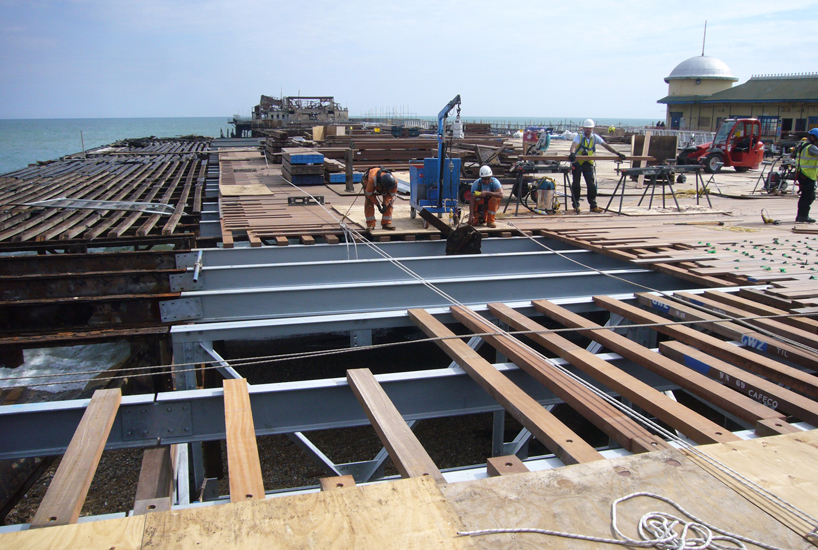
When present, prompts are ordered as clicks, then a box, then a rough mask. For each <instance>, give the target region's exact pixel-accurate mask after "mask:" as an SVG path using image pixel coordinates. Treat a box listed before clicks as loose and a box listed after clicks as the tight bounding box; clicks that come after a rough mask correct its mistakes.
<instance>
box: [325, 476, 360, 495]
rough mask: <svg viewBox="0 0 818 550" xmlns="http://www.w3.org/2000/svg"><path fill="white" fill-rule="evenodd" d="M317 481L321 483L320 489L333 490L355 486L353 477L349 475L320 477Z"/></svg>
mask: <svg viewBox="0 0 818 550" xmlns="http://www.w3.org/2000/svg"><path fill="white" fill-rule="evenodd" d="M318 481H319V482H320V483H321V490H322V491H335V490H337V489H345V488H347V487H355V478H354V477H352V476H350V475H346V476H333V477H322V478H321V479H319V480H318Z"/></svg>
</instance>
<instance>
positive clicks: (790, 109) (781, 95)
mask: <svg viewBox="0 0 818 550" xmlns="http://www.w3.org/2000/svg"><path fill="white" fill-rule="evenodd" d="M737 81H738V78H736V77H735V76H734V75H733V73H732V71H731V70H730V67H728V66H727V64H726V63H724V62H723V61H721V60H720V59H716V58H715V57H709V56H705V55H700V56H697V57H691V58H690V59H686V60H684V61H682V62H681V63H679V64H678V65H676V67H675V68H674V69H673V70H672V71H671V72H670V74H669V75H668V76H667V77H665V82H667V84H668V95H667V96H665V97H663V98H662V99H660V100H659V101H658V102H657V103H664V104H666V105H667V115H666V121H665V124H667V126H668V128H670V129H673V130H692V131H706V132H715V131H716V129H718V127H719V124H721V121H722V120H724V119H725V118H750V117H753V118H758V119H759V120H760V121H761V127H762V128H761V131H762V135H763V136H767V137H770V138H775V139H777V138H780V137H782V136H784V137H789V136H791V135H795V134H797V133H799V132H806V131H807V130H809V129H810V128H815V127H818V73H807V74H789V75H758V76H753V77H752V78H750V80H748V81H747V82H745V83H744V84H740V85H738V86H733V84H734V83H735V82H737Z"/></svg>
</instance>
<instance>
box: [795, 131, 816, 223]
mask: <svg viewBox="0 0 818 550" xmlns="http://www.w3.org/2000/svg"><path fill="white" fill-rule="evenodd" d="M807 142H808V143H804V144H803V145H800V146H799V149H798V156H797V159H798V161H797V163H796V165H797V166H798V175H797V176H796V179H797V180H798V185H799V186H800V187H801V198H799V199H798V214H797V215H796V216H795V222H796V223H815V220H813V219H812V218H810V217H809V209H810V206H811V205H812V201H814V200H815V178H816V176H817V175H818V128H813V129H812V130H810V131H809V133H808V134H807Z"/></svg>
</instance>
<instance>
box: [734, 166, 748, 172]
mask: <svg viewBox="0 0 818 550" xmlns="http://www.w3.org/2000/svg"><path fill="white" fill-rule="evenodd" d="M733 168H735V170H736V172H739V173H741V172H746V171H747V170H749V169H750V167H749V166H734V167H733Z"/></svg>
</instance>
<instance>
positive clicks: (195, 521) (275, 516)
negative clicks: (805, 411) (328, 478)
mask: <svg viewBox="0 0 818 550" xmlns="http://www.w3.org/2000/svg"><path fill="white" fill-rule="evenodd" d="M603 462H604V461H603ZM145 517H146V518H147V519H146V525H145V539H144V541H143V544H142V550H201V549H213V548H216V549H223V550H242V549H245V550H249V549H256V548H259V549H268V548H269V549H285V548H286V549H296V548H299V549H301V548H303V549H326V550H342V549H344V550H345V549H351V548H354V549H356V550H408V549H412V550H420V549H427V548H434V549H435V550H460V549H466V548H470V549H474V548H475V543H474V541H471V540H469V539H468V538H466V537H458V536H457V531H458V530H460V529H462V528H463V524H462V522H461V521H460V520H459V518H458V517H457V515H456V514H454V513H453V512H452V510H451V508H450V507H449V505H448V503H447V502H446V500H445V498H444V497H443V495H442V494H441V492H440V489H439V488H438V485H437V484H436V483H434V481H433V480H431V479H428V478H426V477H420V478H411V479H399V480H396V481H390V482H387V483H373V484H368V485H359V486H356V487H349V488H347V489H344V490H341V491H320V492H315V493H310V494H302V495H293V496H288V497H284V498H270V499H266V500H263V501H261V500H260V501H251V502H241V503H237V504H228V505H224V506H206V507H201V508H190V509H186V510H173V511H172V512H162V513H159V514H148V515H147V516H145ZM102 548H103V550H108V549H109V548H110V546H109V545H105V546H103V547H102ZM117 550H118V549H117Z"/></svg>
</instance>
